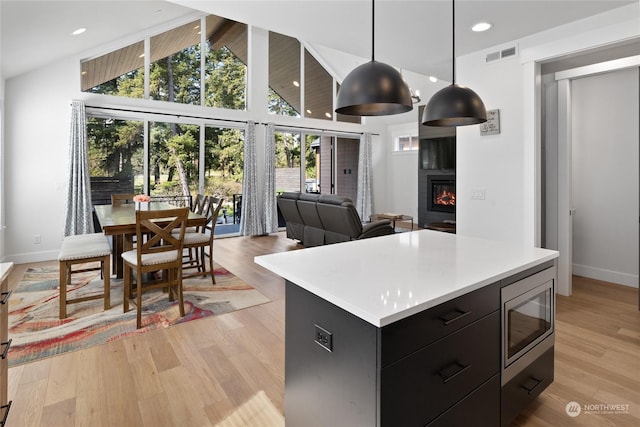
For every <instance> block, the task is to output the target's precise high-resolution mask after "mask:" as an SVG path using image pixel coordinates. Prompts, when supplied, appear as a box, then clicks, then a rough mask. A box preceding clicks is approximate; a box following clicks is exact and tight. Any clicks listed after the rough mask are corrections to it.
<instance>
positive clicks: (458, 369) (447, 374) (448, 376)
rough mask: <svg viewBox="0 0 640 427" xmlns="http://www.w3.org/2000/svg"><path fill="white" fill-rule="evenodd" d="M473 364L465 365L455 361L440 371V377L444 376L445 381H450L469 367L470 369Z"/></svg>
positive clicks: (443, 380)
mask: <svg viewBox="0 0 640 427" xmlns="http://www.w3.org/2000/svg"><path fill="white" fill-rule="evenodd" d="M470 367H471V365H467V366H465V365H463V364H461V363H460V362H454V363H453V364H452V365H450V366H448V367H446V368H444V369H443V370H442V371H440V372H438V375H440V378H442V382H443V383H445V384H446V383H448V382H449V381H451V380H452V379H454V378H455V377H457V376H458V375H460V374H461V373H463V372H464V371H466V370H467V369H469V368H470ZM452 371H453V372H452Z"/></svg>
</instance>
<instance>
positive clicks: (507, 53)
mask: <svg viewBox="0 0 640 427" xmlns="http://www.w3.org/2000/svg"><path fill="white" fill-rule="evenodd" d="M517 54H518V51H517V49H516V47H515V46H512V47H508V48H506V49H502V50H499V51H497V52H491V53H489V54H487V58H486V61H485V62H494V61H498V60H500V59H506V58H510V57H512V56H516V55H517Z"/></svg>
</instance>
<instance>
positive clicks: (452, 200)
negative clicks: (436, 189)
mask: <svg viewBox="0 0 640 427" xmlns="http://www.w3.org/2000/svg"><path fill="white" fill-rule="evenodd" d="M435 203H436V204H438V205H442V206H455V204H456V194H455V193H454V192H453V191H449V190H443V191H442V192H440V193H438V194H437V195H436V200H435Z"/></svg>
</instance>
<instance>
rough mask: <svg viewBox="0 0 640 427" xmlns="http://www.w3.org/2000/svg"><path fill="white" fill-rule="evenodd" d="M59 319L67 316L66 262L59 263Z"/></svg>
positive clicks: (67, 272)
mask: <svg viewBox="0 0 640 427" xmlns="http://www.w3.org/2000/svg"><path fill="white" fill-rule="evenodd" d="M59 268H60V286H59V288H60V319H66V317H67V276H68V274H69V271H68V266H67V263H66V262H64V261H63V262H61V263H60V267H59Z"/></svg>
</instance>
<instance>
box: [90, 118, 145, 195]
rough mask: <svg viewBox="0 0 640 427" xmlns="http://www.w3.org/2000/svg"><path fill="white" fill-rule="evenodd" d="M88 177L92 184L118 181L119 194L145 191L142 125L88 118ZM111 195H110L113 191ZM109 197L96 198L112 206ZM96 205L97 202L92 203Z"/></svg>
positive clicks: (133, 122) (141, 123) (132, 121)
mask: <svg viewBox="0 0 640 427" xmlns="http://www.w3.org/2000/svg"><path fill="white" fill-rule="evenodd" d="M87 140H88V143H89V175H90V176H91V178H92V181H94V180H98V181H100V180H104V179H105V178H121V180H119V181H118V182H119V183H118V184H117V191H115V192H118V193H142V192H143V189H144V123H143V122H142V121H136V120H116V119H111V118H101V117H89V118H88V119H87ZM112 192H113V191H112ZM110 197H111V196H110V193H106V194H103V195H101V196H100V197H98V198H99V199H100V200H99V201H98V202H99V203H111V199H110ZM94 201H97V200H94Z"/></svg>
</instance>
